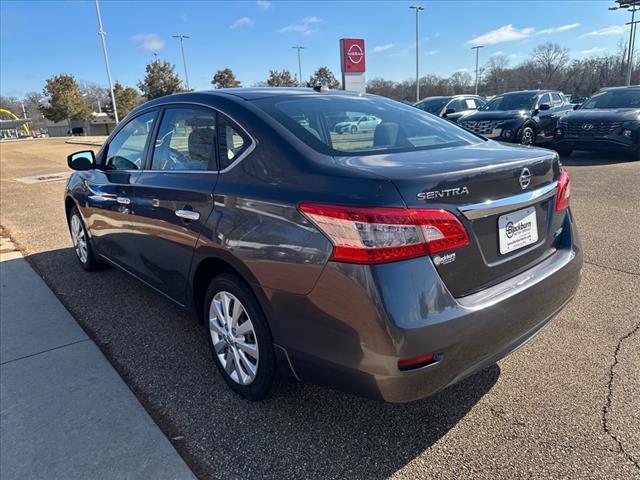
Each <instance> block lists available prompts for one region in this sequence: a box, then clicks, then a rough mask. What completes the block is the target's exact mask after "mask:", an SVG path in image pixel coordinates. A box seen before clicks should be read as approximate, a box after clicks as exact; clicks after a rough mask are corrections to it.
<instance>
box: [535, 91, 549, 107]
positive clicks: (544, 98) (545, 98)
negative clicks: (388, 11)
mask: <svg viewBox="0 0 640 480" xmlns="http://www.w3.org/2000/svg"><path fill="white" fill-rule="evenodd" d="M543 103H546V104H548V105H551V98H549V94H548V93H545V94H544V95H542V96H541V97H540V100H539V101H538V107H539V106H540V105H542V104H543Z"/></svg>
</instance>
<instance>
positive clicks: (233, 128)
mask: <svg viewBox="0 0 640 480" xmlns="http://www.w3.org/2000/svg"><path fill="white" fill-rule="evenodd" d="M249 145H251V139H250V138H249V137H248V136H247V135H246V134H245V133H244V131H243V130H242V129H241V128H240V127H239V126H238V125H236V124H235V123H234V122H233V121H232V120H231V119H230V118H229V117H227V116H226V115H223V114H222V113H219V114H218V151H219V158H220V170H224V169H225V168H227V167H228V166H229V165H231V164H232V163H233V162H235V161H236V160H237V159H238V157H239V156H240V155H242V154H243V153H244V152H245V151H246V150H247V149H248V148H249Z"/></svg>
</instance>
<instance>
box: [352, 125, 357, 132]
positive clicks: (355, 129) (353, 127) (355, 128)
mask: <svg viewBox="0 0 640 480" xmlns="http://www.w3.org/2000/svg"><path fill="white" fill-rule="evenodd" d="M357 131H358V127H356V126H355V125H353V126H352V127H351V133H356V132H357Z"/></svg>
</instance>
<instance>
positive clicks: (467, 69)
mask: <svg viewBox="0 0 640 480" xmlns="http://www.w3.org/2000/svg"><path fill="white" fill-rule="evenodd" d="M470 71H471V69H470V68H467V67H465V68H459V69H457V70H455V71H454V73H455V72H460V73H464V72H470Z"/></svg>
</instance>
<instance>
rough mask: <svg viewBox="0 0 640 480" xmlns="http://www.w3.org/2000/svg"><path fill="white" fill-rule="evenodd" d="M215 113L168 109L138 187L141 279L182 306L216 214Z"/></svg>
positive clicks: (187, 107) (192, 108) (189, 107)
mask: <svg viewBox="0 0 640 480" xmlns="http://www.w3.org/2000/svg"><path fill="white" fill-rule="evenodd" d="M216 115H217V114H216V111H215V110H213V109H209V108H205V107H198V106H192V105H176V106H172V107H168V108H165V109H164V110H163V112H162V116H161V119H160V121H159V128H158V129H157V135H156V137H155V141H154V144H153V148H150V151H149V155H148V158H147V170H145V171H144V172H143V173H142V174H141V175H140V178H139V179H138V182H137V186H136V205H135V208H136V212H137V215H138V216H139V217H140V221H139V225H138V230H139V233H141V235H140V241H139V242H138V244H137V255H138V256H139V259H140V265H141V266H142V268H141V270H140V272H139V275H140V277H141V278H142V279H143V280H144V281H146V282H147V283H149V284H150V285H152V286H153V287H155V288H157V289H158V290H160V291H161V292H163V293H165V294H166V295H168V296H169V297H171V298H173V299H174V300H176V301H178V302H180V303H184V302H185V298H186V297H185V295H186V286H187V283H188V276H189V271H190V268H191V260H192V257H193V252H194V247H195V245H196V241H197V240H198V237H199V236H200V234H201V233H202V231H203V229H204V228H205V225H206V221H207V219H208V217H209V215H210V214H211V212H212V210H213V191H214V188H215V185H216V181H217V178H218V164H217V155H216V150H217V140H216V137H217V135H216V134H217V127H216V121H217V118H216Z"/></svg>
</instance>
